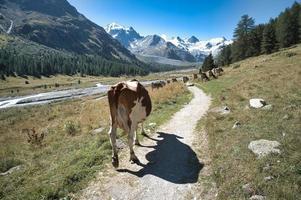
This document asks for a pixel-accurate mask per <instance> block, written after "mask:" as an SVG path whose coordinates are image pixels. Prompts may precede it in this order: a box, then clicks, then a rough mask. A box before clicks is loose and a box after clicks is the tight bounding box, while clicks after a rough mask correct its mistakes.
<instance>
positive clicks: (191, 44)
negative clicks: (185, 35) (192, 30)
mask: <svg viewBox="0 0 301 200" xmlns="http://www.w3.org/2000/svg"><path fill="white" fill-rule="evenodd" d="M167 41H169V42H171V43H173V44H174V45H175V46H177V47H179V48H181V49H183V50H186V51H188V52H190V53H191V54H192V55H193V56H194V57H195V59H196V61H198V62H201V61H203V60H204V58H205V57H206V56H207V55H209V53H212V54H213V56H217V54H218V53H219V51H220V50H221V49H222V48H223V47H224V46H226V45H229V44H231V43H232V40H227V39H226V38H224V37H221V38H213V39H210V40H199V39H198V38H196V37H195V36H192V37H190V38H189V39H185V40H183V39H181V38H179V37H177V38H172V39H170V40H168V39H167Z"/></svg>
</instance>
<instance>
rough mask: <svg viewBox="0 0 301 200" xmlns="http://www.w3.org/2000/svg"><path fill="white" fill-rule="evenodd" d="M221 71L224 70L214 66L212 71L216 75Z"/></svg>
mask: <svg viewBox="0 0 301 200" xmlns="http://www.w3.org/2000/svg"><path fill="white" fill-rule="evenodd" d="M222 72H224V70H223V68H221V67H218V68H214V69H213V73H214V74H215V75H216V76H220V75H221V74H222Z"/></svg>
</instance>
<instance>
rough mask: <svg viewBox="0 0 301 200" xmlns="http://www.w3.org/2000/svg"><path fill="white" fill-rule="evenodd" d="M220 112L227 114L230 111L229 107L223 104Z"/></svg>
mask: <svg viewBox="0 0 301 200" xmlns="http://www.w3.org/2000/svg"><path fill="white" fill-rule="evenodd" d="M220 112H221V114H223V115H227V114H229V113H230V112H231V111H230V108H229V107H228V106H225V107H224V108H222V109H221V111H220Z"/></svg>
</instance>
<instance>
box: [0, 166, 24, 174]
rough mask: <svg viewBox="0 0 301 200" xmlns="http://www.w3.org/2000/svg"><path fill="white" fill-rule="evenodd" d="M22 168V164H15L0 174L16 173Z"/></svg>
mask: <svg viewBox="0 0 301 200" xmlns="http://www.w3.org/2000/svg"><path fill="white" fill-rule="evenodd" d="M20 169H21V165H18V166H15V167H12V168H10V169H9V170H7V171H6V172H3V173H0V176H6V175H9V174H11V173H14V172H15V171H18V170H20Z"/></svg>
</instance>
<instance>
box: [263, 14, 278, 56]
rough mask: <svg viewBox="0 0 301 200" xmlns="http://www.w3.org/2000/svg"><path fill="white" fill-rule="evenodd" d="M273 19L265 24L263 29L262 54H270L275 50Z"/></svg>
mask: <svg viewBox="0 0 301 200" xmlns="http://www.w3.org/2000/svg"><path fill="white" fill-rule="evenodd" d="M274 24H275V20H270V22H269V23H268V24H266V25H265V27H264V30H263V38H262V44H261V52H262V53H264V54H270V53H272V52H274V51H275V50H276V42H277V41H276V32H275V26H274Z"/></svg>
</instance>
